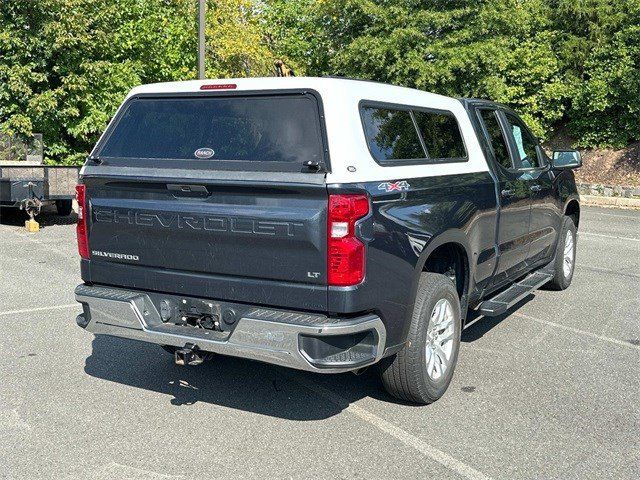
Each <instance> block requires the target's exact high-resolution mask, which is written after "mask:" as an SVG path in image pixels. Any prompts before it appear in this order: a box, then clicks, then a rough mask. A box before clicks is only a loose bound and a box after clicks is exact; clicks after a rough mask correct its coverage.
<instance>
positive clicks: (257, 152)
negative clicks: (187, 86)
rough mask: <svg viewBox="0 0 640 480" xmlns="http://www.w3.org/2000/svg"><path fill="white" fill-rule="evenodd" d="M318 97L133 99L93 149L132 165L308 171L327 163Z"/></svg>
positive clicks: (104, 155) (216, 95)
mask: <svg viewBox="0 0 640 480" xmlns="http://www.w3.org/2000/svg"><path fill="white" fill-rule="evenodd" d="M320 109H321V105H320V104H319V99H318V98H317V96H316V95H315V94H310V93H306V92H304V93H293V94H291V93H289V94H269V95H259V94H254V95H251V94H249V95H247V94H244V95H220V94H207V95H197V96H193V95H184V96H175V95H173V96H136V97H133V98H132V99H130V100H129V101H128V102H127V103H126V105H125V106H124V107H123V109H122V111H121V112H120V113H119V115H118V117H117V118H116V120H115V122H113V125H112V126H111V127H110V130H109V131H108V132H107V135H106V139H105V140H104V142H103V143H102V145H101V146H99V148H98V156H99V157H100V158H102V159H113V160H115V162H113V163H118V164H120V163H123V162H124V163H126V164H130V165H132V166H143V164H144V165H145V166H148V165H151V164H153V162H155V164H157V165H158V166H160V165H159V164H162V166H170V164H171V163H172V162H171V161H174V163H176V162H175V161H178V166H179V167H183V166H186V164H187V163H188V164H193V163H196V164H198V168H207V169H209V168H210V169H214V170H215V169H239V170H265V171H297V172H300V171H306V170H305V167H304V164H305V163H306V162H313V163H317V164H319V165H321V166H324V165H326V163H327V162H326V159H325V149H324V147H323V144H324V142H323V133H322V125H321V110H320ZM310 171H313V170H310Z"/></svg>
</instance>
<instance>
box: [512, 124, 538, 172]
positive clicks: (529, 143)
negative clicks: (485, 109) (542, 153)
mask: <svg viewBox="0 0 640 480" xmlns="http://www.w3.org/2000/svg"><path fill="white" fill-rule="evenodd" d="M505 117H506V119H507V124H508V125H509V133H510V136H511V139H512V140H513V145H514V147H515V153H516V157H515V159H514V160H515V164H516V165H515V167H516V168H517V169H518V170H524V169H528V168H540V167H541V164H540V159H539V158H538V149H537V148H536V144H537V142H536V139H535V138H533V135H531V133H529V130H528V129H527V127H526V126H525V125H524V123H523V122H522V121H521V120H520V119H519V118H518V117H516V116H514V115H512V114H510V113H505Z"/></svg>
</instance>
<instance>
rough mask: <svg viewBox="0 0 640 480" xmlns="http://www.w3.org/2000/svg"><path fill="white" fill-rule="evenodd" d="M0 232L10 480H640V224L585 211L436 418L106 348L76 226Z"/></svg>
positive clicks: (0, 443)
mask: <svg viewBox="0 0 640 480" xmlns="http://www.w3.org/2000/svg"><path fill="white" fill-rule="evenodd" d="M40 220H41V223H42V230H41V231H40V232H39V233H37V234H28V233H26V232H25V231H24V228H22V227H20V225H19V221H18V220H17V219H15V218H13V217H10V216H7V215H6V213H5V212H3V218H2V219H0V478H2V479H50V478H51V479H92V480H102V479H105V480H106V479H109V480H111V479H136V480H140V479H145V480H146V479H205V478H207V479H208V478H249V477H254V478H367V479H369V478H372V479H373V478H438V479H449V478H452V479H457V478H469V479H487V478H494V479H563V480H564V479H591V478H593V479H603V478H607V479H637V478H640V325H639V323H640V212H639V211H630V210H615V209H601V208H593V207H583V212H582V220H581V224H580V230H579V236H578V258H577V269H576V273H575V276H574V278H573V284H572V285H571V287H570V288H569V289H568V290H566V291H563V292H552V291H539V292H536V293H535V294H534V295H530V296H529V297H528V298H526V299H525V300H524V301H522V302H521V303H520V304H519V305H517V306H516V307H515V308H513V309H511V310H510V311H509V312H508V314H507V315H504V316H501V317H496V318H486V319H484V318H478V319H477V321H476V322H475V323H474V324H473V325H472V326H471V327H469V328H468V329H467V330H466V331H465V332H464V334H463V342H462V348H461V351H460V357H459V362H458V366H457V369H456V373H455V376H454V380H453V382H452V384H451V386H450V387H449V390H448V392H447V393H446V394H445V396H444V397H443V398H442V399H441V400H439V401H438V402H436V403H435V404H433V405H430V406H423V407H418V406H413V405H407V404H403V403H400V402H397V401H394V400H393V399H392V398H390V397H389V396H387V395H386V394H385V393H384V391H383V390H382V387H381V385H380V383H379V381H378V379H377V377H376V375H375V374H374V373H373V372H372V371H370V370H369V371H367V372H365V373H364V374H363V375H360V376H355V375H353V374H343V375H331V376H326V375H319V374H312V373H305V372H298V371H291V370H287V369H284V368H280V367H275V366H270V365H265V364H261V363H257V362H251V361H246V360H240V359H234V358H225V357H216V359H215V360H214V361H211V362H209V363H205V364H203V365H201V366H198V367H186V368H185V367H178V366H176V365H174V363H173V359H172V357H171V356H170V355H168V354H167V353H165V352H164V351H163V350H162V349H161V348H160V347H158V346H154V345H148V344H144V343H138V342H134V341H129V340H124V339H117V338H110V337H93V336H92V335H91V334H89V333H87V332H85V331H83V330H82V329H80V328H79V327H78V326H77V325H76V323H75V316H76V315H77V314H78V313H79V312H80V310H81V309H80V308H79V305H78V304H76V303H75V301H74V295H73V290H74V287H75V286H76V285H77V284H78V283H80V277H79V261H78V257H77V253H76V244H75V228H74V221H75V219H74V218H72V217H69V218H66V219H60V218H58V217H56V216H55V215H53V213H45V214H43V216H42V217H41V218H40Z"/></svg>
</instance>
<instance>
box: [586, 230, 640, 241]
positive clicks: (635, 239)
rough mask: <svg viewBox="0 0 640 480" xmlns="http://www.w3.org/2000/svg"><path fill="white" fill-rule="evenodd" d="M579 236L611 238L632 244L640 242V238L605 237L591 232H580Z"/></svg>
mask: <svg viewBox="0 0 640 480" xmlns="http://www.w3.org/2000/svg"><path fill="white" fill-rule="evenodd" d="M578 235H579V236H582V235H587V236H591V237H601V238H611V239H613V240H628V241H630V242H640V238H635V237H619V236H617V235H605V234H603V233H591V232H584V231H582V230H578Z"/></svg>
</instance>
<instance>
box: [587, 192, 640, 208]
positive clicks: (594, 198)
mask: <svg viewBox="0 0 640 480" xmlns="http://www.w3.org/2000/svg"><path fill="white" fill-rule="evenodd" d="M580 200H581V203H582V204H583V205H590V206H595V207H617V208H633V209H639V210H640V198H627V197H601V196H599V195H580Z"/></svg>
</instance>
